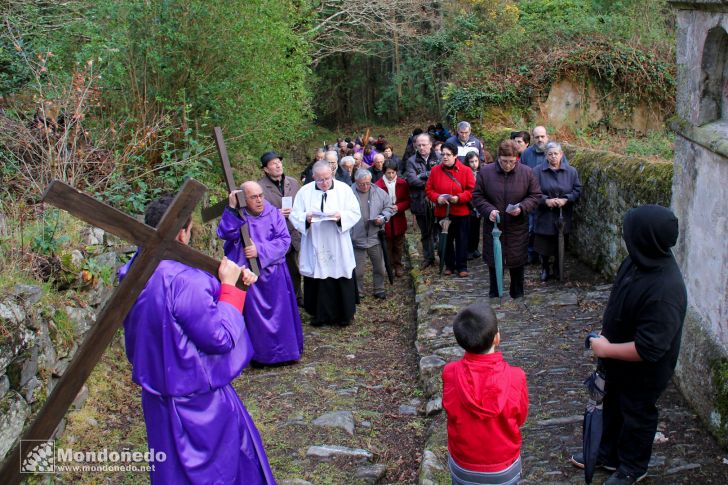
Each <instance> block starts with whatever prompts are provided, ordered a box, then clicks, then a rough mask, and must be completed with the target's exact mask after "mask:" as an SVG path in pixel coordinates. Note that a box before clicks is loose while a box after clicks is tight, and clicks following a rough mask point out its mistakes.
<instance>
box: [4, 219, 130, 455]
mask: <svg viewBox="0 0 728 485" xmlns="http://www.w3.org/2000/svg"><path fill="white" fill-rule="evenodd" d="M82 240H83V242H84V243H86V244H87V246H86V248H87V250H86V251H85V254H84V253H82V252H81V251H79V250H74V251H72V252H71V253H69V254H68V255H67V257H66V258H63V259H65V262H64V263H63V264H64V265H65V270H64V271H66V276H67V278H64V281H66V282H67V281H70V280H74V281H76V285H75V286H74V288H73V289H69V290H67V293H65V292H61V293H59V294H57V295H53V297H51V298H49V295H47V294H45V291H44V289H43V288H41V287H40V286H36V285H27V284H17V285H15V286H13V287H11V288H10V289H9V290H8V291H6V292H4V293H3V294H2V295H0V330H2V332H0V461H2V459H3V458H4V457H5V456H6V454H7V453H8V452H9V451H10V450H11V449H12V448H13V446H14V445H15V443H16V440H17V439H18V438H19V436H20V435H21V433H22V431H23V429H24V427H26V426H27V425H28V424H30V422H31V421H32V420H33V418H34V416H35V414H36V413H37V412H38V411H39V410H40V408H41V407H42V406H43V403H44V402H45V400H46V398H47V396H48V395H49V394H50V393H51V391H52V390H53V387H54V386H55V385H56V383H57V382H58V380H59V378H60V376H61V375H62V374H63V372H64V371H65V370H66V368H67V367H68V365H69V364H70V362H71V359H72V358H73V356H74V354H75V353H76V350H77V349H78V347H79V343H80V342H82V341H83V338H84V336H85V335H86V333H87V332H88V330H89V329H90V328H91V326H92V325H93V324H94V321H95V319H96V312H97V310H98V309H100V308H101V307H102V306H103V304H104V303H105V301H106V300H107V298H108V297H109V295H110V294H111V291H112V288H111V286H110V283H111V281H109V280H107V281H106V282H104V281H102V279H101V278H98V274H91V273H89V272H88V270H83V269H81V268H84V267H86V268H89V267H92V268H93V269H94V270H95V271H98V272H101V271H102V269H103V268H106V270H105V271H106V274H107V275H109V274H113V272H114V271H113V270H114V268H115V267H116V266H117V265H118V261H119V258H118V257H117V252H120V251H123V250H124V249H123V248H121V247H118V246H116V247H111V246H112V245H115V243H114V242H113V241H111V240H107V241H106V242H104V234H103V231H101V230H99V229H88V230H86V231H85V233H84V234H82ZM91 260H92V261H93V263H88V262H89V261H91ZM85 262H86V264H84V263H85ZM84 271H86V272H85V273H84ZM87 395H88V390H87V388H86V387H85V386H84V388H83V389H82V390H81V392H80V393H79V395H78V396H77V397H76V400H75V401H74V403H73V408H75V409H78V408H80V407H81V406H82V405H83V402H84V400H85V399H86V396H87ZM63 426H64V422H61V424H60V425H59V428H58V429H57V430H56V433H55V434H56V435H58V434H59V433H61V432H62V431H63Z"/></svg>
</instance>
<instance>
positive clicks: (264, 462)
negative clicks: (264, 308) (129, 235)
mask: <svg viewBox="0 0 728 485" xmlns="http://www.w3.org/2000/svg"><path fill="white" fill-rule="evenodd" d="M133 261H134V258H132V260H131V261H129V262H128V263H127V264H126V265H124V266H123V267H122V268H121V269H120V270H119V279H123V278H124V276H125V275H126V273H127V271H128V269H129V267H130V265H131V264H132V262H133ZM219 295H220V283H219V282H218V281H217V280H216V279H215V278H213V277H212V276H211V275H210V274H208V273H206V272H204V271H201V270H198V269H195V268H191V267H189V266H186V265H184V264H182V263H178V262H176V261H170V260H163V261H161V262H160V263H159V266H158V267H157V269H156V270H155V271H154V274H153V275H152V277H151V278H150V279H149V282H148V283H147V285H146V287H145V288H144V290H143V291H142V292H141V294H140V295H139V298H137V301H136V303H135V304H134V307H133V308H132V310H131V312H130V313H129V315H128V316H127V317H126V319H125V320H124V336H125V340H126V354H127V357H128V359H129V362H131V364H132V379H133V380H134V382H136V383H137V384H139V385H140V386H141V387H142V408H143V410H144V421H145V422H146V427H147V438H148V441H149V449H150V450H154V451H155V452H160V451H162V452H164V453H165V454H166V459H165V460H164V461H155V462H154V463H150V465H154V468H153V470H152V471H151V472H150V479H151V482H152V484H170V483H174V484H175V485H183V484H190V485H200V484H241V483H245V484H246V485H248V484H251V485H252V484H275V479H274V478H273V474H272V472H271V470H270V466H269V465H268V458H267V457H266V454H265V450H264V449H263V443H262V441H261V439H260V435H259V434H258V430H257V429H256V428H255V424H254V423H253V420H252V419H251V417H250V415H249V414H248V411H247V410H246V409H245V406H243V403H242V402H241V401H240V398H239V397H238V395H237V393H236V392H235V389H233V386H232V385H231V384H230V382H231V381H232V380H233V379H235V378H236V377H237V376H238V375H239V374H240V373H241V372H242V370H243V368H244V367H245V366H246V365H247V364H248V362H249V361H250V358H251V357H252V353H253V352H252V348H251V344H250V338H249V337H248V333H247V331H246V329H245V321H244V320H243V316H242V315H241V314H240V312H239V311H238V310H237V308H235V307H234V306H233V305H232V304H230V303H227V302H224V301H222V302H220V301H218V299H219Z"/></svg>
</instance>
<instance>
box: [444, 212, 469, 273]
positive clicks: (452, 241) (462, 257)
mask: <svg viewBox="0 0 728 485" xmlns="http://www.w3.org/2000/svg"><path fill="white" fill-rule="evenodd" d="M440 220H442V219H441V218H438V222H439V221H440ZM469 228H470V216H469V215H468V216H450V227H449V228H448V231H447V239H446V240H445V243H446V244H445V266H446V267H447V269H449V270H450V271H457V272H460V271H467V270H468V236H469V230H470V229H469Z"/></svg>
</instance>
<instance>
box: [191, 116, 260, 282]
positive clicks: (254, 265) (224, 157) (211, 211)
mask: <svg viewBox="0 0 728 485" xmlns="http://www.w3.org/2000/svg"><path fill="white" fill-rule="evenodd" d="M213 135H214V137H215V143H216V144H217V151H218V152H219V153H220V161H221V162H222V173H223V176H224V177H225V185H226V186H227V189H228V193H230V192H232V191H233V190H237V188H238V187H237V186H236V185H235V179H234V178H233V170H232V168H231V167H230V159H229V158H228V154H227V148H225V140H224V139H223V137H222V129H220V127H219V126H216V127H215V128H214V130H213ZM237 198H238V214H239V215H240V218H241V219H242V220H245V212H244V211H243V209H244V208H245V205H246V203H245V194H243V193H242V192H238V193H237ZM227 205H228V201H227V200H223V201H221V202H219V203H217V204H215V205H213V206H211V207H209V208H207V209H204V210H203V211H202V220H203V221H204V222H207V221H210V220H212V219H215V218H217V217H220V216H221V215H222V212H223V211H224V210H225V207H226V206H227ZM240 240H241V241H242V243H243V246H245V247H246V248H247V247H249V246H252V245H253V241H252V240H251V239H250V231H249V230H248V225H247V224H243V225H242V226H240ZM248 264H250V271H252V272H253V273H255V274H256V275H258V276H260V266H259V265H258V258H248Z"/></svg>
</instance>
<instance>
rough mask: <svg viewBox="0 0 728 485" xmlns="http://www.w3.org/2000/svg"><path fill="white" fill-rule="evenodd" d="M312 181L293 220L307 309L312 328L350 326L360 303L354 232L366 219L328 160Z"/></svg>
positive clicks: (298, 202) (297, 203)
mask: <svg viewBox="0 0 728 485" xmlns="http://www.w3.org/2000/svg"><path fill="white" fill-rule="evenodd" d="M313 179H314V181H313V182H311V183H309V184H306V185H304V186H303V187H302V188H301V190H300V191H299V192H298V195H297V196H296V200H295V201H294V202H293V210H292V211H291V215H290V216H289V220H290V221H291V222H292V223H293V226H294V227H295V228H296V230H297V231H298V232H300V233H301V253H300V261H299V263H300V264H299V267H300V271H301V275H303V307H304V309H305V310H306V312H308V313H309V314H310V315H311V316H312V317H313V318H312V321H311V325H313V326H320V325H324V324H335V325H342V326H344V325H349V324H351V321H352V319H353V318H354V313H355V311H356V303H358V300H359V295H358V293H357V288H356V284H355V280H354V268H355V267H356V261H355V259H354V248H353V246H352V243H351V234H350V233H351V229H352V228H353V227H354V225H355V224H356V223H357V222H358V221H359V219H360V218H361V211H360V209H359V202H358V201H357V200H356V197H355V196H354V193H353V192H352V190H351V187H350V186H349V185H346V184H343V183H341V182H339V181H335V180H334V174H333V171H332V169H331V165H330V164H329V163H328V162H326V161H320V162H316V163H315V164H314V166H313Z"/></svg>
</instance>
